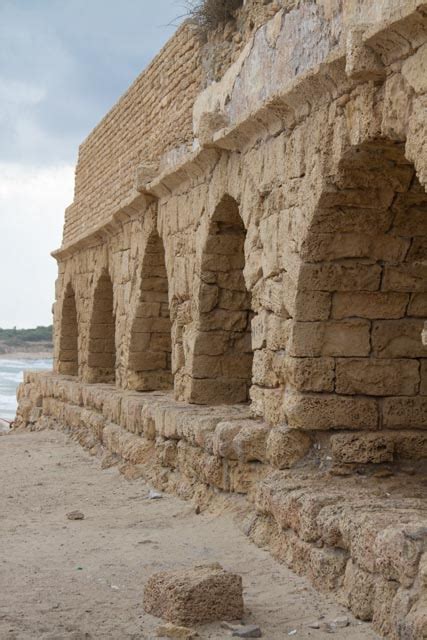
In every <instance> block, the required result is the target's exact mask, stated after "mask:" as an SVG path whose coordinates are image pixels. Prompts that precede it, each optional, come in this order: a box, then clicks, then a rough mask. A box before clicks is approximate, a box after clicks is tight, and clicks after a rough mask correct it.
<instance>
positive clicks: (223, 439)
mask: <svg viewBox="0 0 427 640" xmlns="http://www.w3.org/2000/svg"><path fill="white" fill-rule="evenodd" d="M241 428H242V422H241V421H240V420H224V421H222V422H219V423H218V424H217V426H216V428H215V432H214V434H213V441H212V442H213V452H214V454H215V455H216V456H221V457H222V458H227V459H228V460H237V454H236V451H235V449H234V438H235V436H236V435H237V434H238V433H239V431H240V429H241Z"/></svg>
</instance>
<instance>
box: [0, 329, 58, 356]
mask: <svg viewBox="0 0 427 640" xmlns="http://www.w3.org/2000/svg"><path fill="white" fill-rule="evenodd" d="M52 349H53V343H52V325H50V326H48V327H35V329H16V328H15V327H14V328H13V329H0V354H1V353H16V352H19V351H21V352H25V353H36V352H39V351H40V352H42V351H43V352H44V351H52Z"/></svg>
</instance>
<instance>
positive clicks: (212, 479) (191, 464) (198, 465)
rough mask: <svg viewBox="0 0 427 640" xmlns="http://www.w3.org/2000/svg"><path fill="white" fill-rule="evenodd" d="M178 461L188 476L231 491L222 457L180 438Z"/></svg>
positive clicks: (180, 468) (178, 465)
mask: <svg viewBox="0 0 427 640" xmlns="http://www.w3.org/2000/svg"><path fill="white" fill-rule="evenodd" d="M177 461H178V464H177V467H178V468H179V470H180V471H182V473H184V475H186V476H187V477H188V478H194V479H196V480H197V481H199V482H203V483H205V484H208V485H211V486H212V487H217V488H218V489H221V490H223V491H229V477H228V476H227V474H226V473H225V470H224V465H223V460H222V458H220V457H218V456H214V455H209V454H207V453H205V452H203V451H201V450H200V449H199V448H198V447H193V446H191V445H189V444H188V443H186V442H185V441H184V440H180V441H179V442H178V456H177Z"/></svg>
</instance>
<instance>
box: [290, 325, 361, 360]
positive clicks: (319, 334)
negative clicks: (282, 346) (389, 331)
mask: <svg viewBox="0 0 427 640" xmlns="http://www.w3.org/2000/svg"><path fill="white" fill-rule="evenodd" d="M369 352H370V323H369V322H368V321H367V320H344V321H341V322H339V321H335V322H334V321H330V322H295V323H294V324H293V326H292V334H291V338H290V340H289V355H291V356H295V357H319V356H346V357H349V356H367V355H368V354H369Z"/></svg>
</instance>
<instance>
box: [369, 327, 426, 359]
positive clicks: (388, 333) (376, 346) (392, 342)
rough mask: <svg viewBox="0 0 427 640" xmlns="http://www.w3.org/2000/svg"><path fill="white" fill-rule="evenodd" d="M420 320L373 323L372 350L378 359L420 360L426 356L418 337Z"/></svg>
mask: <svg viewBox="0 0 427 640" xmlns="http://www.w3.org/2000/svg"><path fill="white" fill-rule="evenodd" d="M422 328H423V322H422V320H413V319H409V318H408V319H405V320H382V321H379V322H373V325H372V349H373V353H374V355H375V356H377V357H379V358H422V357H425V356H426V354H427V348H426V347H424V346H423V344H422V342H421V340H420V336H421V331H422Z"/></svg>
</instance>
